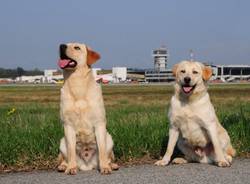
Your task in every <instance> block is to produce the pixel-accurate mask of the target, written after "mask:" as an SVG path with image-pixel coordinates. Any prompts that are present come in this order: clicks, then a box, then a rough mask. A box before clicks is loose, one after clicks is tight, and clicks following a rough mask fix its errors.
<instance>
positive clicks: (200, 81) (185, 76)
mask: <svg viewBox="0 0 250 184" xmlns="http://www.w3.org/2000/svg"><path fill="white" fill-rule="evenodd" d="M173 74H174V76H175V78H176V83H177V85H178V87H179V89H180V90H179V92H180V93H182V94H184V95H186V96H190V95H191V94H193V93H195V92H200V91H202V90H205V85H204V83H205V82H206V81H208V80H209V79H210V77H211V76H212V69H211V68H210V67H208V66H205V65H203V64H202V63H199V62H193V61H182V62H180V63H179V64H176V65H175V66H174V67H173Z"/></svg>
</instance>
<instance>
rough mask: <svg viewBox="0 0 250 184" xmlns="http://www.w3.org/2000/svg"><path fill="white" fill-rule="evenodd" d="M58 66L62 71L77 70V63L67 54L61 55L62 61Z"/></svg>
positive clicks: (60, 60)
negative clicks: (66, 69)
mask: <svg viewBox="0 0 250 184" xmlns="http://www.w3.org/2000/svg"><path fill="white" fill-rule="evenodd" d="M57 64H58V66H59V67H60V68H61V69H65V68H75V67H76V65H77V62H76V61H75V60H73V59H71V58H69V57H68V56H67V55H66V54H64V53H60V59H59V61H58V63H57Z"/></svg>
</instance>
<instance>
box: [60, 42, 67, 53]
mask: <svg viewBox="0 0 250 184" xmlns="http://www.w3.org/2000/svg"><path fill="white" fill-rule="evenodd" d="M66 49H67V45H65V44H61V45H60V52H61V53H65V50H66Z"/></svg>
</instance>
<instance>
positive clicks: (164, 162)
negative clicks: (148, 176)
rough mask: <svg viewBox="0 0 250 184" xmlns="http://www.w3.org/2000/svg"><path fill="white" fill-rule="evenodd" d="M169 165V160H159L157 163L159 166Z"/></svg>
mask: <svg viewBox="0 0 250 184" xmlns="http://www.w3.org/2000/svg"><path fill="white" fill-rule="evenodd" d="M168 163H169V160H164V159H162V160H158V161H157V162H155V165H157V166H165V165H168Z"/></svg>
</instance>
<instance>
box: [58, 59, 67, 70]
mask: <svg viewBox="0 0 250 184" xmlns="http://www.w3.org/2000/svg"><path fill="white" fill-rule="evenodd" d="M69 62H70V60H69V59H59V61H58V63H57V64H58V66H59V67H60V68H64V67H65V66H67V65H68V64H69Z"/></svg>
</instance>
